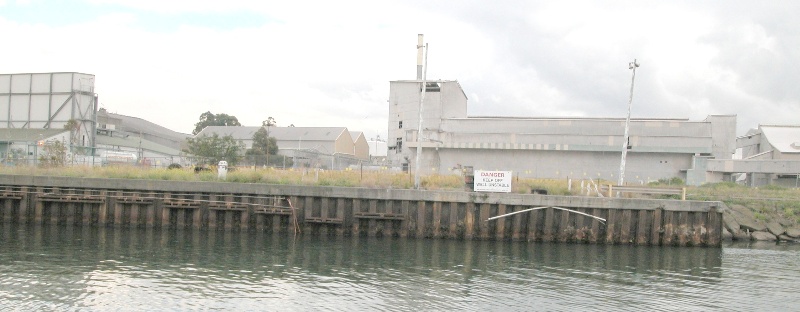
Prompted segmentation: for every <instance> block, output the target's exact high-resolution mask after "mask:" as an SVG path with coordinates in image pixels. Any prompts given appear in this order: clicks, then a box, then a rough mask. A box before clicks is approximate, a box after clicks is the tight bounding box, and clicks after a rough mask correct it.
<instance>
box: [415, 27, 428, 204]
mask: <svg viewBox="0 0 800 312" xmlns="http://www.w3.org/2000/svg"><path fill="white" fill-rule="evenodd" d="M417 48H422V46H419V45H418V46H417ZM424 48H425V63H424V66H423V67H424V68H423V70H422V82H421V85H422V91H420V92H421V94H420V96H419V127H418V129H417V160H416V161H415V168H414V188H415V189H419V167H420V163H419V162H420V158H421V157H422V107H423V104H425V89H426V87H427V86H426V85H427V83H426V81H425V79H426V76H427V75H428V44H427V43H426V44H425V46H424Z"/></svg>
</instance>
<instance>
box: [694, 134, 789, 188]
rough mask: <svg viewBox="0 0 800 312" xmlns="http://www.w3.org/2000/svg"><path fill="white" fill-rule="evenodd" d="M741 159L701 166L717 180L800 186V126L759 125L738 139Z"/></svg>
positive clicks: (717, 161) (747, 183)
mask: <svg viewBox="0 0 800 312" xmlns="http://www.w3.org/2000/svg"><path fill="white" fill-rule="evenodd" d="M736 146H737V148H739V149H740V153H741V159H737V160H734V161H721V160H709V161H708V162H707V163H706V164H704V165H705V166H704V167H703V168H702V169H703V170H704V171H706V172H707V174H708V175H714V176H715V178H714V179H715V180H722V181H737V182H740V183H743V184H746V185H749V186H762V185H768V184H777V185H783V186H788V187H798V185H800V126H797V125H794V126H792V125H759V126H758V128H757V129H751V130H750V131H748V132H747V134H745V135H743V136H741V137H738V138H736Z"/></svg>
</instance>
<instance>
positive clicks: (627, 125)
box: [617, 59, 639, 185]
mask: <svg viewBox="0 0 800 312" xmlns="http://www.w3.org/2000/svg"><path fill="white" fill-rule="evenodd" d="M637 67H639V63H637V62H636V59H633V62H630V63H628V69H632V70H633V76H631V95H630V97H629V98H628V117H627V118H625V135H624V136H623V137H622V160H621V161H620V163H619V183H617V185H622V183H623V182H625V156H626V155H627V154H628V141H629V140H630V138H629V137H628V131H629V128H630V124H631V103H633V80H634V79H635V78H636V68H637Z"/></svg>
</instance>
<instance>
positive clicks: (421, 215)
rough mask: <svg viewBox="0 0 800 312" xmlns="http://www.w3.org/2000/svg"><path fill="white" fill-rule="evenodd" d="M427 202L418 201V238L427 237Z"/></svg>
mask: <svg viewBox="0 0 800 312" xmlns="http://www.w3.org/2000/svg"><path fill="white" fill-rule="evenodd" d="M427 206H428V205H427V202H425V201H422V200H419V201H417V238H423V237H425V224H427V223H428V218H427V217H426V216H427V210H428V207H427Z"/></svg>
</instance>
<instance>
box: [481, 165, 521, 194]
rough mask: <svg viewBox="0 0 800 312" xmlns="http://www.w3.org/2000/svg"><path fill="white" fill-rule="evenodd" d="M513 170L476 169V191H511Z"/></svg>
mask: <svg viewBox="0 0 800 312" xmlns="http://www.w3.org/2000/svg"><path fill="white" fill-rule="evenodd" d="M511 176H512V175H511V171H483V170H475V182H474V185H473V187H474V189H475V191H476V192H501V193H511Z"/></svg>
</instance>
